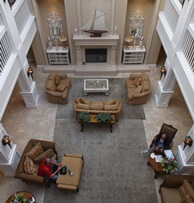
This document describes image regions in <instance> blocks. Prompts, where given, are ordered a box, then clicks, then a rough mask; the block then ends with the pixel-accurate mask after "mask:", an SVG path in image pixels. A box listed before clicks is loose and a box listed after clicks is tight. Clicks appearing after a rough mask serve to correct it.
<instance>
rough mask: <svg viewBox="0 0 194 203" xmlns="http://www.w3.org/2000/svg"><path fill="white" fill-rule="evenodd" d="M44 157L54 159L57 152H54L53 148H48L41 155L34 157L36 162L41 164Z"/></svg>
mask: <svg viewBox="0 0 194 203" xmlns="http://www.w3.org/2000/svg"><path fill="white" fill-rule="evenodd" d="M44 158H51V159H52V160H55V159H56V154H55V153H54V152H53V150H52V149H48V150H46V151H45V152H43V153H42V154H41V155H39V156H38V157H36V158H35V159H34V163H36V164H40V163H41V162H42V160H43V159H44Z"/></svg>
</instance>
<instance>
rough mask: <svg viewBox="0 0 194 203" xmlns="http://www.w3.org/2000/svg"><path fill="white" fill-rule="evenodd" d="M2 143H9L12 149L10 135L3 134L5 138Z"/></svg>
mask: <svg viewBox="0 0 194 203" xmlns="http://www.w3.org/2000/svg"><path fill="white" fill-rule="evenodd" d="M2 144H3V145H4V146H6V145H7V144H8V145H9V147H10V148H11V149H12V147H11V140H10V138H9V136H8V135H4V136H3V138H2Z"/></svg>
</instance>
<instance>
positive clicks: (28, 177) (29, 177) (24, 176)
mask: <svg viewBox="0 0 194 203" xmlns="http://www.w3.org/2000/svg"><path fill="white" fill-rule="evenodd" d="M15 177H16V178H19V179H22V180H26V181H34V182H40V183H43V182H44V178H43V177H41V176H36V175H28V174H26V173H17V172H16V175H15Z"/></svg>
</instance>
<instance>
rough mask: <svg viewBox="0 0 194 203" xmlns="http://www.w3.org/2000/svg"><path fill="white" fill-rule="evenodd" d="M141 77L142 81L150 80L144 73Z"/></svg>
mask: <svg viewBox="0 0 194 203" xmlns="http://www.w3.org/2000/svg"><path fill="white" fill-rule="evenodd" d="M140 77H141V79H142V80H149V77H148V75H147V74H146V73H144V72H143V73H141V74H140Z"/></svg>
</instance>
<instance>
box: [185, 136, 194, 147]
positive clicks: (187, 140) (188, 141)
mask: <svg viewBox="0 0 194 203" xmlns="http://www.w3.org/2000/svg"><path fill="white" fill-rule="evenodd" d="M192 144H193V139H192V138H191V136H186V137H185V140H184V147H183V150H184V149H185V147H186V146H189V147H191V146H192Z"/></svg>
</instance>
